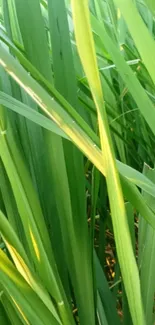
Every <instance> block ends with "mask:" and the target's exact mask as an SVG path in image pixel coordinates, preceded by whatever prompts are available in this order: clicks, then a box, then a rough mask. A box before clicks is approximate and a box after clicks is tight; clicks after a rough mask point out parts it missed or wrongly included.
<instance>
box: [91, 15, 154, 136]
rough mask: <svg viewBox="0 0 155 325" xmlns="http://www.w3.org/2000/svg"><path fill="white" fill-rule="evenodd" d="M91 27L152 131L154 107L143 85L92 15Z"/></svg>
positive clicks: (101, 25)
mask: <svg viewBox="0 0 155 325" xmlns="http://www.w3.org/2000/svg"><path fill="white" fill-rule="evenodd" d="M91 22H92V28H93V29H94V30H95V32H96V33H97V34H98V35H99V36H100V38H101V40H103V41H102V42H104V45H105V46H106V48H107V50H108V51H109V53H110V55H111V57H112V60H113V62H114V63H115V64H116V67H117V68H118V71H119V74H120V76H121V77H122V79H123V81H124V82H125V85H126V86H127V87H128V89H129V91H130V93H131V95H132V96H133V98H134V100H135V102H136V103H137V106H138V108H139V110H140V111H141V113H142V114H143V116H144V118H145V120H146V122H147V123H148V125H149V126H150V128H151V130H152V132H153V133H154V124H155V108H154V105H153V103H152V101H151V100H150V99H149V97H148V96H147V94H146V93H145V91H144V89H143V87H142V86H141V84H140V82H139V81H138V79H137V77H136V76H135V75H134V73H133V71H132V70H131V69H130V67H129V66H128V65H127V64H126V62H125V60H124V58H123V57H122V55H121V53H120V51H119V49H118V48H117V47H116V46H115V44H114V43H113V41H112V40H111V38H110V37H109V35H108V34H107V32H106V29H105V27H104V25H103V24H100V23H99V22H98V21H97V20H96V19H95V17H94V16H91Z"/></svg>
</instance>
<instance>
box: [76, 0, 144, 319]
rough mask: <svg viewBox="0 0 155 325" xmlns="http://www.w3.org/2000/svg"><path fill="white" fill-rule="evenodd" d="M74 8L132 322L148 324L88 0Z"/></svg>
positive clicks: (81, 56) (78, 41) (80, 51)
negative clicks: (96, 118)
mask: <svg viewBox="0 0 155 325" xmlns="http://www.w3.org/2000/svg"><path fill="white" fill-rule="evenodd" d="M72 8H73V19H74V25H75V35H76V40H77V46H78V50H79V54H80V58H81V61H82V64H83V67H84V69H85V73H86V75H87V78H88V82H89V84H90V88H91V91H92V95H93V98H94V101H95V105H96V108H97V112H98V123H99V132H100V139H101V147H102V151H103V154H104V157H103V161H104V163H105V173H106V180H107V187H108V192H109V200H110V206H111V213H112V220H113V227H114V233H115V240H116V247H117V254H118V257H119V262H120V267H121V271H122V276H123V280H124V284H125V289H126V294H127V297H128V302H129V307H130V311H131V315H132V319H133V323H134V324H135V325H138V324H139V325H142V324H145V319H144V313H143V306H142V299H141V291H140V281H139V274H138V268H137V265H136V261H135V258H134V254H133V250H132V244H131V238H130V234H129V229H128V226H127V220H126V213H125V207H124V202H123V196H122V191H121V186H120V181H119V176H118V172H117V169H116V165H115V160H114V152H113V145H112V141H111V136H110V132H109V127H108V123H107V116H106V112H105V108H104V101H103V96H102V89H101V84H100V79H99V74H98V69H97V62H96V58H95V50H94V44H93V38H92V34H91V28H90V20H89V11H88V2H87V1H85V2H82V1H78V3H77V2H76V1H74V0H72ZM114 189H115V199H113V198H112V191H113V190H114ZM124 234H125V235H124ZM122 242H123V245H122ZM127 255H128V256H127ZM133 292H134V296H136V297H137V300H136V304H135V302H133Z"/></svg>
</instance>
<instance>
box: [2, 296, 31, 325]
mask: <svg viewBox="0 0 155 325" xmlns="http://www.w3.org/2000/svg"><path fill="white" fill-rule="evenodd" d="M1 300H2V303H3V306H4V309H5V311H6V314H7V316H8V317H9V319H10V322H11V323H9V322H8V324H11V325H16V324H17V325H27V324H26V321H25V320H24V318H23V317H22V316H21V314H20V313H19V312H18V309H16V307H15V306H13V303H11V301H10V300H9V298H8V295H7V293H6V294H5V293H4V291H3V295H2V299H1Z"/></svg>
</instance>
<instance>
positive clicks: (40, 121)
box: [0, 92, 70, 140]
mask: <svg viewBox="0 0 155 325" xmlns="http://www.w3.org/2000/svg"><path fill="white" fill-rule="evenodd" d="M0 103H1V104H2V105H4V106H5V107H7V108H9V109H11V110H12V111H14V112H16V113H19V114H20V115H22V116H24V117H26V118H27V119H29V120H30V121H32V122H34V123H36V124H37V125H40V126H41V127H43V128H45V129H47V130H49V131H51V132H53V133H55V134H57V135H60V136H61V137H63V138H66V139H67V140H70V139H69V137H67V136H66V134H65V133H64V132H63V131H62V130H61V129H60V128H59V127H58V126H57V125H56V124H55V123H54V122H53V121H51V120H50V119H48V118H47V117H46V116H44V115H43V114H41V113H39V112H37V111H36V110H34V109H32V108H31V107H30V106H28V105H26V104H24V103H22V102H21V101H19V100H17V99H15V98H14V97H12V96H9V95H7V94H6V93H4V92H0Z"/></svg>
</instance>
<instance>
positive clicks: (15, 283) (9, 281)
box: [0, 250, 61, 325]
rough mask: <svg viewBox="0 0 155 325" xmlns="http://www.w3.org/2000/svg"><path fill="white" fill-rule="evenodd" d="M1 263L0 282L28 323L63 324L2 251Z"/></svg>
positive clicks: (41, 324) (0, 252)
mask: <svg viewBox="0 0 155 325" xmlns="http://www.w3.org/2000/svg"><path fill="white" fill-rule="evenodd" d="M0 261H1V263H0V282H1V284H2V286H3V288H4V291H5V292H6V293H7V294H8V295H9V298H10V300H11V301H12V302H13V304H14V305H15V306H16V308H17V309H18V311H19V312H20V314H21V315H22V317H23V318H24V319H25V320H27V323H28V324H29V323H30V324H31V323H34V324H35V322H36V324H40V325H43V324H46V325H47V324H51V321H52V322H53V324H55V325H58V324H61V322H60V323H59V322H58V321H57V320H56V319H55V318H54V317H53V316H52V314H51V313H50V312H49V311H48V309H47V308H46V307H45V306H44V304H43V303H42V302H41V300H40V299H39V298H38V297H37V295H36V294H35V292H34V291H33V290H32V289H31V288H30V286H29V285H28V284H27V283H26V281H25V280H24V279H23V278H22V276H21V275H20V274H19V273H18V272H17V270H16V269H15V267H14V266H13V264H12V263H11V262H10V261H9V259H8V258H7V256H6V255H5V254H4V253H3V251H2V250H0Z"/></svg>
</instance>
